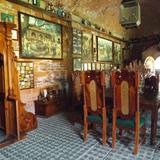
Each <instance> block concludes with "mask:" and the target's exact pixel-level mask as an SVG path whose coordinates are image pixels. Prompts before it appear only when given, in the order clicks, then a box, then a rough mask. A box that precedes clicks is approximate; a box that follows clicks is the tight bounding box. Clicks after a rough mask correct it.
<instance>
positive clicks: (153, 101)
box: [139, 93, 160, 145]
mask: <svg viewBox="0 0 160 160" xmlns="http://www.w3.org/2000/svg"><path fill="white" fill-rule="evenodd" d="M139 103H140V105H139V108H140V110H141V111H144V112H146V111H149V112H151V137H150V143H151V144H152V145H154V144H156V136H157V121H158V110H159V108H160V94H151V93H143V94H140V95H139Z"/></svg>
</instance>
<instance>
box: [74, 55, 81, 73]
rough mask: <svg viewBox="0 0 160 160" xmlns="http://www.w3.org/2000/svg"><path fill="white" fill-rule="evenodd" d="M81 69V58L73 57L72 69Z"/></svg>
mask: <svg viewBox="0 0 160 160" xmlns="http://www.w3.org/2000/svg"><path fill="white" fill-rule="evenodd" d="M81 70H82V60H81V58H74V59H73V71H81Z"/></svg>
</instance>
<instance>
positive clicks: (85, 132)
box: [83, 106, 88, 142]
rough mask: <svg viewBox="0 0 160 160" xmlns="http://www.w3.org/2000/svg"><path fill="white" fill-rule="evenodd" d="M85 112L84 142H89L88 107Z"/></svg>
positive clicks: (84, 108)
mask: <svg viewBox="0 0 160 160" xmlns="http://www.w3.org/2000/svg"><path fill="white" fill-rule="evenodd" d="M83 110H84V142H86V141H87V134H88V121H87V115H88V114H87V109H86V106H84V107H83Z"/></svg>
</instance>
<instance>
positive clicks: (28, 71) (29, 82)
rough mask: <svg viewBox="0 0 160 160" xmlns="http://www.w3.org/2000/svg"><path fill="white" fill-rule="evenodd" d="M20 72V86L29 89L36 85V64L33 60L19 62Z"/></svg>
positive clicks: (18, 68)
mask: <svg viewBox="0 0 160 160" xmlns="http://www.w3.org/2000/svg"><path fill="white" fill-rule="evenodd" d="M17 70H18V73H19V88H20V89H28V88H33V87H34V64H33V62H17Z"/></svg>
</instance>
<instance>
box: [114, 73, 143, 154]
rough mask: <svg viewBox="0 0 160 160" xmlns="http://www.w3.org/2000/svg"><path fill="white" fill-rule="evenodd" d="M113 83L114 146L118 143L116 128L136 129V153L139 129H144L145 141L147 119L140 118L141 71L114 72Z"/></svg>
mask: <svg viewBox="0 0 160 160" xmlns="http://www.w3.org/2000/svg"><path fill="white" fill-rule="evenodd" d="M112 85H113V90H114V91H113V93H114V94H113V95H114V107H113V122H112V123H113V124H112V148H115V145H116V128H117V127H118V128H119V129H120V134H121V135H122V130H123V129H124V130H134V131H135V146H134V154H137V153H138V149H139V129H140V128H142V131H143V142H145V120H144V118H140V112H139V95H138V85H139V73H138V72H128V71H127V70H122V71H121V72H112Z"/></svg>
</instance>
